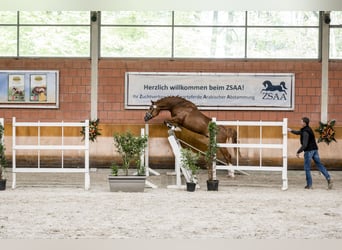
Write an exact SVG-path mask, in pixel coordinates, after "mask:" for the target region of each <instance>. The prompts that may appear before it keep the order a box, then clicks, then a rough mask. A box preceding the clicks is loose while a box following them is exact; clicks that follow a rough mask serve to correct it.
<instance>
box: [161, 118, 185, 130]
mask: <svg viewBox="0 0 342 250" xmlns="http://www.w3.org/2000/svg"><path fill="white" fill-rule="evenodd" d="M164 124H165V125H166V126H167V127H168V128H169V129H172V130H174V131H182V130H181V128H180V127H178V124H177V123H176V122H174V121H172V120H165V121H164Z"/></svg>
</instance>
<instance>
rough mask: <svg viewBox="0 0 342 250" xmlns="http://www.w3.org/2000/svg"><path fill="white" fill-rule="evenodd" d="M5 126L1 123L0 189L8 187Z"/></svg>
mask: <svg viewBox="0 0 342 250" xmlns="http://www.w3.org/2000/svg"><path fill="white" fill-rule="evenodd" d="M4 130H5V129H4V127H3V126H2V124H1V123H0V190H5V189H6V178H5V170H6V169H5V168H6V165H7V161H6V157H5V150H6V148H5V145H4V143H3V138H4Z"/></svg>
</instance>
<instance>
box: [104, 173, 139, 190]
mask: <svg viewBox="0 0 342 250" xmlns="http://www.w3.org/2000/svg"><path fill="white" fill-rule="evenodd" d="M145 181H146V176H139V175H129V176H120V175H119V176H115V175H109V176H108V182H109V190H110V191H111V192H144V189H145Z"/></svg>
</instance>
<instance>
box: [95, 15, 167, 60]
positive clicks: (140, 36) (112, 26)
mask: <svg viewBox="0 0 342 250" xmlns="http://www.w3.org/2000/svg"><path fill="white" fill-rule="evenodd" d="M101 14H102V15H101V23H102V28H101V51H100V54H101V56H103V57H170V56H171V53H172V47H171V45H172V26H171V22H172V18H171V15H172V12H171V11H119V12H107V11H103V12H101Z"/></svg>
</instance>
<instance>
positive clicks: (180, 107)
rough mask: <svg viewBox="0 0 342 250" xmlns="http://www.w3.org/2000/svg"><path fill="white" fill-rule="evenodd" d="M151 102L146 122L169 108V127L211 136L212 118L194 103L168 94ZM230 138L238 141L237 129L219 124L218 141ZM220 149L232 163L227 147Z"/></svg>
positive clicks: (166, 122) (225, 140)
mask: <svg viewBox="0 0 342 250" xmlns="http://www.w3.org/2000/svg"><path fill="white" fill-rule="evenodd" d="M151 103H152V104H151V106H150V108H149V110H148V111H147V112H146V114H145V118H144V119H145V122H147V121H149V120H151V119H152V118H154V117H156V116H157V115H158V114H159V113H160V111H163V110H167V111H169V112H170V113H171V119H170V120H165V121H164V123H165V124H166V125H167V126H168V127H171V126H175V127H184V128H186V129H188V130H190V131H193V132H196V133H198V134H201V135H204V136H206V137H208V136H209V132H208V125H209V122H210V121H211V119H210V118H209V117H207V116H205V115H204V114H203V113H202V112H201V111H199V110H198V108H197V106H196V105H195V104H194V103H192V102H190V101H188V100H186V99H184V98H182V97H179V96H167V97H164V98H161V99H159V100H158V101H151ZM228 139H231V140H232V142H233V143H237V133H236V130H234V129H232V128H225V127H223V126H218V132H217V135H216V140H217V142H218V143H226V142H227V140H228ZM220 151H221V153H222V155H223V157H224V158H225V161H226V162H227V163H228V164H231V162H232V161H231V158H232V157H231V155H230V154H229V152H228V150H227V148H220ZM235 153H236V149H235Z"/></svg>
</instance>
